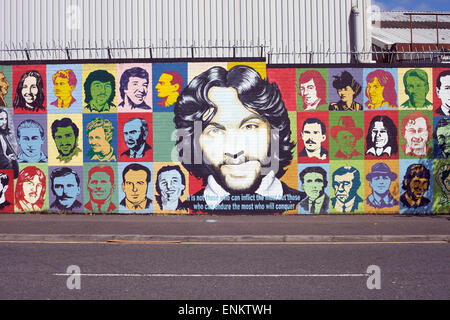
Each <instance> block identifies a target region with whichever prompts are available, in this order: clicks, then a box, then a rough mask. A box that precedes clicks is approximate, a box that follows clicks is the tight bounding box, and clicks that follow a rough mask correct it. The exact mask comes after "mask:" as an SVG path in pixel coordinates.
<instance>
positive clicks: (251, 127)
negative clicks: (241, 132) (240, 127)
mask: <svg viewBox="0 0 450 320" xmlns="http://www.w3.org/2000/svg"><path fill="white" fill-rule="evenodd" d="M244 128H245V129H246V130H255V129H258V128H259V126H258V125H257V124H254V123H249V124H246V125H245V126H244Z"/></svg>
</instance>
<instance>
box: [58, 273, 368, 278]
mask: <svg viewBox="0 0 450 320" xmlns="http://www.w3.org/2000/svg"><path fill="white" fill-rule="evenodd" d="M53 275H54V276H65V277H69V276H80V277H81V276H82V277H167V278H170V277H173V278H176V277H222V278H246V277H248V278H287V277H304V278H308V277H311V278H316V277H322V278H323V277H368V276H369V274H367V273H342V274H341V273H335V274H332V273H331V274H195V273H194V274H176V273H147V274H146V273H54V274H53Z"/></svg>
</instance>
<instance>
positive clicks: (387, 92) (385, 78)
mask: <svg viewBox="0 0 450 320" xmlns="http://www.w3.org/2000/svg"><path fill="white" fill-rule="evenodd" d="M375 78H377V79H378V82H380V85H381V86H382V87H383V88H384V89H383V99H384V101H387V102H388V103H389V105H390V106H391V107H398V105H397V92H396V91H395V80H394V77H393V76H392V74H391V73H390V72H388V71H385V70H382V69H378V70H374V71H372V72H370V73H369V74H368V75H367V77H366V81H367V84H369V83H370V82H372V81H373V80H374V79H375ZM366 97H367V98H369V86H367V88H366ZM369 104H370V101H369V100H367V101H366V103H365V106H366V107H367V106H368V105H369Z"/></svg>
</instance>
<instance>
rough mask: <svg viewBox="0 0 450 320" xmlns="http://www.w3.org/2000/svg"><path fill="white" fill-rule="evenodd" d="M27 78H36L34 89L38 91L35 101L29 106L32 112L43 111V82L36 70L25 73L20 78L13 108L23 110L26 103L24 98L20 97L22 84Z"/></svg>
mask: <svg viewBox="0 0 450 320" xmlns="http://www.w3.org/2000/svg"><path fill="white" fill-rule="evenodd" d="M28 77H34V78H36V87H37V89H38V92H37V95H36V100H34V101H33V103H32V104H31V105H32V106H33V111H39V110H42V109H44V106H43V104H44V100H45V94H44V81H43V80H42V77H41V75H40V73H39V72H38V71H36V70H30V71H26V72H25V73H24V74H23V75H22V77H21V78H20V80H19V84H18V85H17V89H16V96H15V98H14V102H13V106H14V108H25V106H26V104H27V103H26V102H25V98H24V97H23V95H22V89H23V83H24V82H25V79H26V78H28Z"/></svg>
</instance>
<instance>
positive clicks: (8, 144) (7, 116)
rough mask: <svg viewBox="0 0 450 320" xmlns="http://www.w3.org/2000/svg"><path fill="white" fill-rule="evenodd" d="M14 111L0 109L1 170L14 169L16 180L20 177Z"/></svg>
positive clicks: (4, 108)
mask: <svg viewBox="0 0 450 320" xmlns="http://www.w3.org/2000/svg"><path fill="white" fill-rule="evenodd" d="M13 118H14V114H13V109H12V108H8V107H0V169H12V170H13V172H14V178H17V176H18V175H19V165H18V161H17V140H16V130H15V125H14V120H13Z"/></svg>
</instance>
